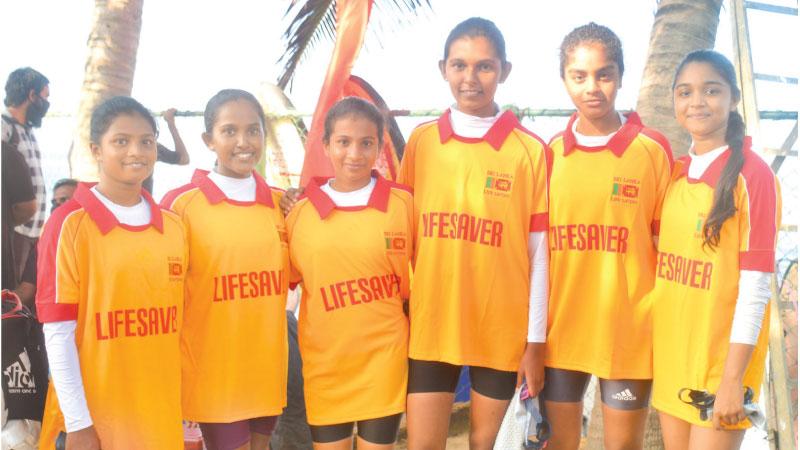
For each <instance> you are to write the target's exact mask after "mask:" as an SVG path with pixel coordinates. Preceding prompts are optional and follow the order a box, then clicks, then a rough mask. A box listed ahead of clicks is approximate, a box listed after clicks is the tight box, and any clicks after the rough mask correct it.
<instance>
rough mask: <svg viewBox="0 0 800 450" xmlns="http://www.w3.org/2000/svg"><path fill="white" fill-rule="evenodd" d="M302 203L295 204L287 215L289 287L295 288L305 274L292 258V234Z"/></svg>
mask: <svg viewBox="0 0 800 450" xmlns="http://www.w3.org/2000/svg"><path fill="white" fill-rule="evenodd" d="M299 206H300V205H298V204H295V205H294V207H293V208H292V210H291V211H289V214H288V215H287V216H286V219H285V220H286V238H287V239H288V242H289V289H294V288H295V287H297V285H298V284H300V282H302V281H303V276H302V275H301V274H300V271H299V270H298V269H297V266H296V265H295V263H294V258H292V250H291V249H292V246H291V243H292V234H293V233H294V227H295V225H296V224H297V216H298V215H299V214H300V209H302V208H300V207H299Z"/></svg>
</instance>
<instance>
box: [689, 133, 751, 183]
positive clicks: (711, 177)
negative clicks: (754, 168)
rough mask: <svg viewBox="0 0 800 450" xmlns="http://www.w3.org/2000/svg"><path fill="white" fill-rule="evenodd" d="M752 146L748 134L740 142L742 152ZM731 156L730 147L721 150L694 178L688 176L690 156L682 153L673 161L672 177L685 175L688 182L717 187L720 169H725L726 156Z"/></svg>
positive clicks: (749, 149)
mask: <svg viewBox="0 0 800 450" xmlns="http://www.w3.org/2000/svg"><path fill="white" fill-rule="evenodd" d="M752 146H753V140H752V139H751V138H750V136H745V137H744V141H743V142H742V153H745V154H746V153H747V152H749V151H751V148H752ZM730 157H731V149H730V147H729V148H728V149H726V150H725V151H724V152H722V153H721V154H720V155H719V156H717V159H715V160H714V161H713V162H712V163H711V165H709V166H708V168H707V169H706V171H705V172H703V175H701V176H700V178H697V179H694V178H689V164H691V162H692V158H691V156H689V155H684V156H682V157H680V158H678V160H677V161H675V164H676V167H675V171H674V173H675V175H674V179H676V180H677V179H679V178H681V177H686V181H688V182H689V183H705V184H707V185H708V186H710V187H711V188H716V187H717V182H718V181H719V177H720V176H721V175H722V171H723V170H724V169H725V164H727V163H728V158H730Z"/></svg>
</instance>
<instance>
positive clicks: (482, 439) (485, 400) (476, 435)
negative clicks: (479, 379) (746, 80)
mask: <svg viewBox="0 0 800 450" xmlns="http://www.w3.org/2000/svg"><path fill="white" fill-rule="evenodd" d="M470 395H471V397H470V399H471V401H470V408H469V428H470V429H469V448H470V450H491V449H492V448H493V447H494V441H495V439H497V432H498V431H500V425H501V424H502V423H503V416H504V415H505V414H506V409H507V408H508V403H509V400H497V399H495V398H491V397H486V396H485V395H481V394H479V393H478V392H475V390H474V389H473V390H472V391H471V392H470Z"/></svg>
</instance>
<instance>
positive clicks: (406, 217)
mask: <svg viewBox="0 0 800 450" xmlns="http://www.w3.org/2000/svg"><path fill="white" fill-rule="evenodd" d="M398 205H400V207H401V208H402V212H401V214H398V215H397V216H396V217H397V220H399V221H402V222H403V223H402V224H400V226H401V229H402V230H403V233H404V235H405V236H406V237H405V240H404V241H403V252H402V253H398V254H396V255H392V256H390V258H391V263H392V267H393V269H394V272H395V274H396V275H397V276H398V277H400V296H401V297H402V298H403V299H408V298H410V297H411V261H412V260H413V255H414V234H415V233H414V217H413V214H414V213H413V211H414V201H413V199H412V197H411V196H410V195H407V196H406V195H405V194H403V200H402V201H399V202H398Z"/></svg>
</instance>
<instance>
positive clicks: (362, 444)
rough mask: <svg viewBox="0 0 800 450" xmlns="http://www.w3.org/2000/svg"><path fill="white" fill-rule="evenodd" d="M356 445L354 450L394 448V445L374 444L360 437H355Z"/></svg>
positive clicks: (387, 449) (388, 449) (389, 449)
mask: <svg viewBox="0 0 800 450" xmlns="http://www.w3.org/2000/svg"><path fill="white" fill-rule="evenodd" d="M356 443H357V444H356V448H357V449H358V450H392V449H393V448H394V443H392V444H375V443H374V442H370V441H366V440H364V439H362V438H361V436H357V437H356Z"/></svg>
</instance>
